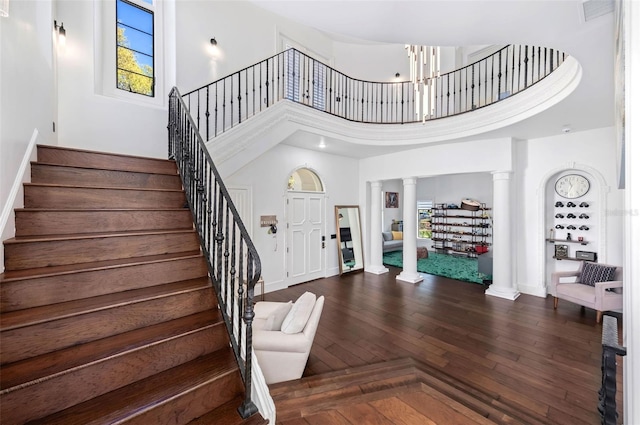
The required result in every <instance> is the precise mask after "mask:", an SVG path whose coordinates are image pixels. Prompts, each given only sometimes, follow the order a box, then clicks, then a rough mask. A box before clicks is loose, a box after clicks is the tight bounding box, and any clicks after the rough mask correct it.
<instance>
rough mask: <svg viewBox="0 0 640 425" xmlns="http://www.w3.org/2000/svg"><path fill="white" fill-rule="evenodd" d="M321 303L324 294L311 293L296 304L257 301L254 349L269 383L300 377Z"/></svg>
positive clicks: (307, 293)
mask: <svg viewBox="0 0 640 425" xmlns="http://www.w3.org/2000/svg"><path fill="white" fill-rule="evenodd" d="M323 306H324V296H320V297H317V298H316V296H315V294H313V293H311V292H305V293H304V294H302V295H301V296H300V297H299V298H298V299H297V300H296V302H295V303H292V302H291V301H289V302H288V303H282V302H271V301H259V302H257V303H256V305H255V308H254V312H255V317H254V321H253V350H254V352H255V354H256V358H257V359H258V364H259V365H260V369H261V370H262V373H263V375H264V379H265V381H266V383H267V384H268V385H270V384H275V383H278V382H283V381H290V380H292V379H300V378H301V377H302V373H303V372H304V368H305V366H306V364H307V360H308V359H309V353H310V352H311V346H312V345H313V340H314V338H315V335H316V330H317V329H318V324H319V322H320V316H321V315H322V308H323Z"/></svg>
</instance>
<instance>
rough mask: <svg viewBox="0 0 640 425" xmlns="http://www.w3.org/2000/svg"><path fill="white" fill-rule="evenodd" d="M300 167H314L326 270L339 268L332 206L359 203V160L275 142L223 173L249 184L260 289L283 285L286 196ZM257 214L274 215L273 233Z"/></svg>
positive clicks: (230, 182) (228, 181) (230, 180)
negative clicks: (321, 198)
mask: <svg viewBox="0 0 640 425" xmlns="http://www.w3.org/2000/svg"><path fill="white" fill-rule="evenodd" d="M300 167H307V168H310V169H312V170H314V171H315V172H316V173H317V174H318V175H319V176H320V178H321V179H322V182H323V183H324V185H325V190H326V194H327V197H326V211H325V213H326V214H325V217H326V220H325V232H324V235H325V237H326V245H325V246H326V248H325V256H326V257H325V258H326V264H327V272H328V275H334V274H337V273H338V246H337V242H336V240H335V239H331V238H330V236H331V235H333V234H335V233H336V223H335V214H334V207H335V206H336V205H358V195H359V188H358V161H357V160H355V159H353V158H346V157H339V156H335V155H328V154H324V153H321V152H316V151H311V150H306V149H300V148H297V147H292V146H288V145H278V146H276V147H275V148H273V149H271V150H270V151H268V152H267V153H265V154H264V155H262V156H261V157H260V158H258V159H256V160H255V161H253V162H252V163H250V164H249V165H247V166H246V167H244V168H242V169H241V170H240V171H238V172H236V173H235V174H233V175H232V176H230V177H229V178H227V179H226V184H227V185H228V186H248V187H251V189H252V194H253V223H252V225H253V235H252V236H253V242H254V243H255V245H256V249H257V250H258V254H259V255H260V260H261V261H262V275H263V277H264V279H265V292H270V291H274V290H277V289H281V288H283V287H286V264H285V253H286V251H285V249H286V245H285V240H286V222H285V199H286V195H287V190H286V188H287V181H288V178H289V176H290V175H291V172H292V171H294V170H295V169H297V168H300ZM261 215H276V216H277V219H278V229H279V230H278V233H277V234H276V235H275V237H274V235H270V234H268V233H267V228H261V227H260V222H259V220H260V216H261Z"/></svg>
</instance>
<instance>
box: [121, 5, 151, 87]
mask: <svg viewBox="0 0 640 425" xmlns="http://www.w3.org/2000/svg"><path fill="white" fill-rule="evenodd" d="M116 21H117V23H116V25H117V26H116V73H117V78H116V81H117V83H116V85H117V88H118V89H121V90H126V91H128V92H131V93H137V94H141V95H144V96H149V97H154V96H155V72H154V69H155V68H154V17H153V0H137V1H136V0H132V1H125V0H117V1H116Z"/></svg>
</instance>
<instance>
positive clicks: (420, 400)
mask: <svg viewBox="0 0 640 425" xmlns="http://www.w3.org/2000/svg"><path fill="white" fill-rule="evenodd" d="M270 390H271V395H272V397H273V400H274V402H275V405H276V410H277V412H278V414H277V421H278V422H277V423H278V424H281V425H293V424H298V423H302V422H300V421H301V420H303V419H305V420H306V422H304V423H311V424H315V423H345V424H367V423H376V424H392V423H421V424H422V423H424V424H442V425H445V424H446V425H469V424H481V425H491V424H500V425H507V424H512V425H513V424H530V425H547V424H550V421H549V420H548V419H547V418H545V417H542V416H540V415H538V414H536V413H535V412H530V411H525V410H523V409H522V408H519V407H514V406H512V405H510V404H509V403H507V402H504V401H502V400H501V399H500V395H499V394H487V393H484V392H482V391H479V390H477V389H475V388H473V387H471V386H469V385H467V384H465V383H464V382H461V381H459V380H458V379H456V378H453V377H451V376H449V375H447V374H446V373H444V372H442V371H441V370H439V369H437V368H435V367H431V366H429V365H426V364H424V363H422V362H418V361H416V360H413V359H409V358H406V359H398V360H394V361H387V362H382V363H377V364H372V365H367V366H361V367H356V368H350V369H345V370H341V371H337V372H329V373H325V374H321V375H316V376H310V377H308V378H303V379H302V380H300V381H296V382H283V383H280V384H275V385H272V386H271V387H270Z"/></svg>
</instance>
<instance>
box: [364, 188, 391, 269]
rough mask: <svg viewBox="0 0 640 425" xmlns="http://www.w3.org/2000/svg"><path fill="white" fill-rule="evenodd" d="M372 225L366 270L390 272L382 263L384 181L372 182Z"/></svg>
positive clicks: (370, 206)
mask: <svg viewBox="0 0 640 425" xmlns="http://www.w3.org/2000/svg"><path fill="white" fill-rule="evenodd" d="M369 211H371V227H370V228H369V240H370V241H371V245H370V246H369V255H370V257H371V259H370V260H369V265H368V266H367V267H365V269H364V270H365V271H366V272H369V273H374V274H382V273H388V272H389V269H388V268H386V267H385V266H384V265H382V182H380V181H375V182H371V204H370V205H369Z"/></svg>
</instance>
